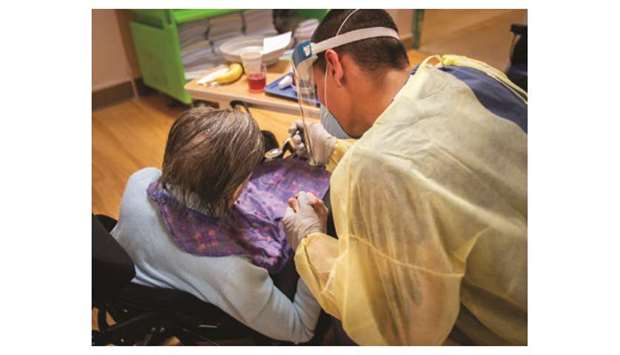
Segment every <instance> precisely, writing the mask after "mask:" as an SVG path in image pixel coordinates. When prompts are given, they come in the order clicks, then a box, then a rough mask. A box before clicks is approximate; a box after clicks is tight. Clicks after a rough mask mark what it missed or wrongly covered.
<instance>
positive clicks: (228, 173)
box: [160, 107, 264, 217]
mask: <svg viewBox="0 0 620 355" xmlns="http://www.w3.org/2000/svg"><path fill="white" fill-rule="evenodd" d="M263 154H264V148H263V137H262V134H261V131H260V129H259V127H258V125H257V123H256V121H254V119H253V118H252V117H251V116H250V115H249V114H247V113H245V112H242V111H238V110H231V109H225V110H215V109H212V108H206V107H204V108H203V107H199V108H192V109H190V110H188V111H185V112H184V113H182V114H181V116H180V117H179V118H178V119H177V120H176V121H175V122H174V124H173V125H172V127H171V128H170V132H169V133H168V142H167V143H166V151H165V153H164V163H163V167H162V176H161V180H160V181H161V183H162V185H163V187H164V188H165V189H166V190H168V191H169V192H171V193H172V194H173V195H174V196H175V197H176V198H177V199H178V200H180V202H181V203H183V204H185V205H186V206H187V207H190V208H194V209H197V210H200V211H202V212H204V213H207V214H209V215H211V216H214V217H223V216H225V215H227V212H228V211H229V206H230V204H231V203H232V202H233V201H232V198H233V195H234V193H235V191H236V190H237V189H238V188H239V187H240V186H241V185H242V184H243V183H244V182H245V181H246V180H247V179H248V178H249V177H250V175H251V173H252V171H253V170H254V168H255V167H256V166H257V165H258V164H259V163H260V162H261V160H262V158H263Z"/></svg>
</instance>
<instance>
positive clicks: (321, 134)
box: [288, 120, 336, 165]
mask: <svg viewBox="0 0 620 355" xmlns="http://www.w3.org/2000/svg"><path fill="white" fill-rule="evenodd" d="M288 131H289V134H290V135H291V137H292V139H291V145H292V146H293V149H294V150H295V153H296V154H297V155H299V156H301V157H305V158H311V159H310V162H311V164H312V165H325V164H327V162H328V161H329V157H330V156H331V154H332V152H333V151H334V146H335V144H336V137H334V136H332V135H331V134H329V133H327V131H326V130H325V128H323V125H321V124H320V123H319V122H312V123H309V124H308V133H307V135H308V138H309V139H310V149H311V150H312V157H309V156H308V150H307V148H306V144H305V143H304V142H303V141H302V136H303V131H304V124H303V122H302V121H300V120H298V121H295V122H293V124H292V125H291V128H289V130H288Z"/></svg>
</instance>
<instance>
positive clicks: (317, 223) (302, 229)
mask: <svg viewBox="0 0 620 355" xmlns="http://www.w3.org/2000/svg"><path fill="white" fill-rule="evenodd" d="M288 203H289V207H287V208H286V213H285V214H284V218H283V219H282V223H283V224H284V231H285V232H286V238H287V239H288V242H289V244H290V246H291V248H292V249H293V251H295V250H297V246H299V243H301V240H302V239H303V238H305V237H306V236H308V234H310V233H315V232H322V233H325V229H326V225H327V213H328V210H327V207H326V206H325V204H324V203H323V201H321V200H320V199H318V198H317V197H316V196H314V195H313V194H312V193H310V192H304V191H300V192H299V193H298V194H297V197H291V198H290V199H289V200H288Z"/></svg>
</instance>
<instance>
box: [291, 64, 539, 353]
mask: <svg viewBox="0 0 620 355" xmlns="http://www.w3.org/2000/svg"><path fill="white" fill-rule="evenodd" d="M440 59H441V60H443V61H444V62H446V61H447V60H448V59H449V60H450V64H452V65H454V64H459V63H465V65H468V66H473V67H477V68H478V69H482V70H486V69H485V68H481V67H480V66H476V65H475V64H476V63H474V62H473V61H468V59H466V58H461V57H442V58H440ZM472 63H473V64H472ZM490 74H497V73H490ZM498 75H499V74H498ZM500 76H501V75H500ZM499 80H500V81H501V80H502V79H501V78H500V79H499ZM507 85H508V84H507ZM336 164H337V165H336ZM334 167H335V169H334ZM328 169H332V170H333V174H332V177H331V181H330V186H331V195H330V197H331V203H332V209H333V216H334V222H335V227H336V232H337V233H338V237H339V239H338V240H336V239H334V238H332V237H330V236H327V235H324V234H321V233H313V234H311V235H309V236H308V237H307V238H304V239H303V240H302V242H301V243H300V246H299V247H298V248H297V250H296V255H295V262H296V265H297V270H298V272H299V274H300V276H301V277H302V278H303V280H304V281H305V283H306V284H307V285H308V286H309V288H310V290H311V291H312V293H313V295H314V296H315V297H316V298H317V300H318V301H319V303H320V304H321V306H322V307H323V308H324V309H325V310H326V311H327V312H328V313H330V314H332V315H333V316H335V317H336V318H338V319H340V320H341V321H342V324H343V328H344V330H345V331H346V333H347V334H348V335H349V336H350V337H351V338H352V339H353V340H354V341H355V342H357V343H358V344H360V345H383V344H390V345H418V344H420V345H433V344H442V343H444V342H445V341H446V339H447V337H448V336H449V334H450V333H451V331H453V330H454V332H460V334H461V336H462V335H464V336H465V337H466V338H468V340H469V341H471V342H473V343H475V344H491V345H503V344H527V135H526V134H525V133H524V132H523V131H522V130H521V129H520V128H519V127H518V126H517V125H516V124H514V123H512V122H510V121H508V120H506V119H502V118H499V117H497V116H495V115H494V114H493V113H491V112H490V111H488V110H487V109H485V108H484V107H483V106H482V105H481V104H480V103H479V102H478V100H476V98H475V96H474V93H473V92H472V91H471V89H470V88H469V87H468V86H467V85H466V84H464V83H463V82H461V81H460V80H458V79H456V78H455V77H453V76H452V75H450V74H448V73H444V72H442V71H440V70H438V69H437V68H436V67H434V66H431V65H430V64H428V63H426V62H425V63H424V64H422V65H421V66H420V67H419V69H418V70H417V72H416V74H415V75H414V76H413V77H412V78H411V79H410V80H409V82H408V83H407V84H406V85H405V86H404V87H403V89H402V90H401V91H400V92H399V93H398V95H397V96H396V97H395V98H394V100H393V102H392V103H391V105H390V106H389V107H388V108H387V109H386V110H385V112H383V113H382V114H381V116H380V117H379V118H378V119H377V121H376V122H375V124H374V125H373V126H372V128H370V129H369V130H368V131H367V132H366V133H365V134H364V135H363V136H362V138H361V139H359V140H358V141H357V142H356V143H354V144H352V143H351V142H345V141H338V142H337V144H336V149H335V151H334V153H333V155H332V157H331V161H330V163H329V164H328ZM453 334H454V333H453Z"/></svg>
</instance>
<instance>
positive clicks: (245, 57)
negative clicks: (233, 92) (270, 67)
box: [240, 47, 267, 93]
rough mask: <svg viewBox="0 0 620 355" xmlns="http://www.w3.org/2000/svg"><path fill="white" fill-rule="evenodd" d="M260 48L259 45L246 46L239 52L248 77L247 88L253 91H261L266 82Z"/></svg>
mask: <svg viewBox="0 0 620 355" xmlns="http://www.w3.org/2000/svg"><path fill="white" fill-rule="evenodd" d="M261 49H262V48H261V47H256V48H247V49H246V50H244V51H243V52H241V54H240V56H241V62H242V63H243V70H244V71H245V74H246V76H247V79H248V88H249V90H250V92H253V93H259V92H263V91H264V90H265V84H266V83H267V70H266V68H265V64H263V60H262V57H263V55H262V53H261Z"/></svg>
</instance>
